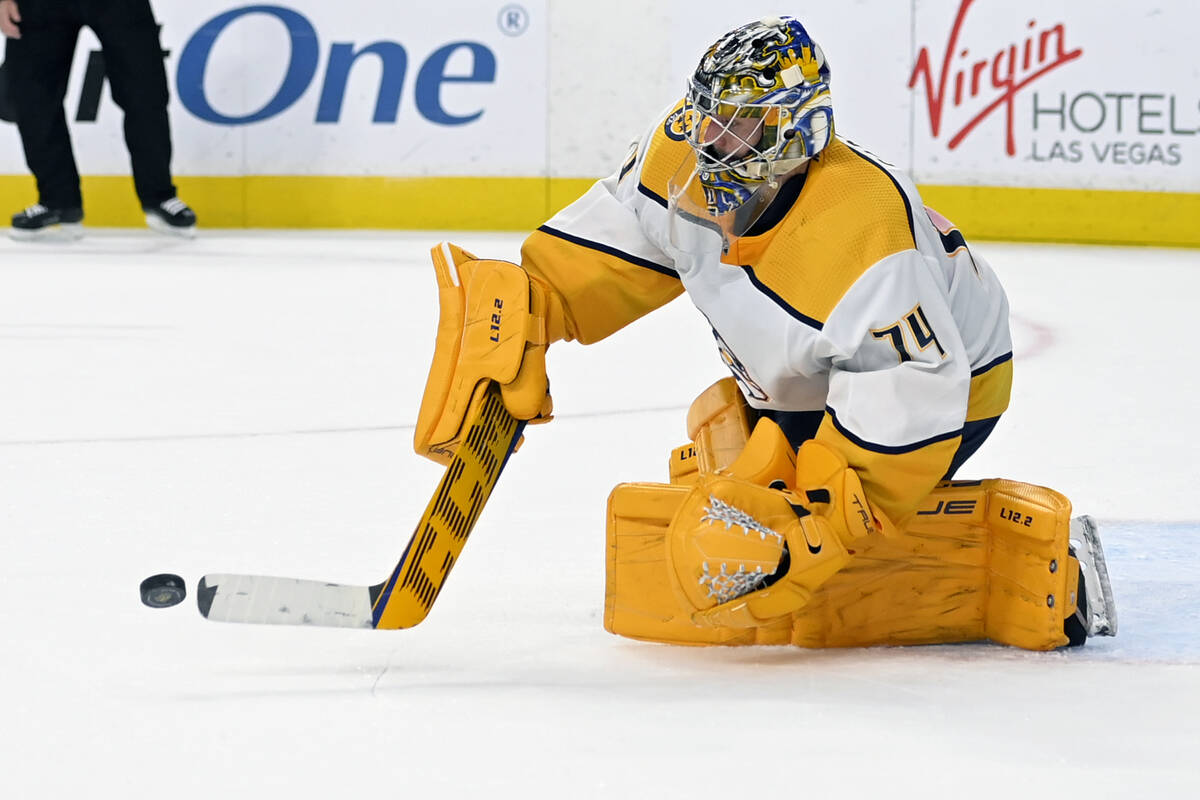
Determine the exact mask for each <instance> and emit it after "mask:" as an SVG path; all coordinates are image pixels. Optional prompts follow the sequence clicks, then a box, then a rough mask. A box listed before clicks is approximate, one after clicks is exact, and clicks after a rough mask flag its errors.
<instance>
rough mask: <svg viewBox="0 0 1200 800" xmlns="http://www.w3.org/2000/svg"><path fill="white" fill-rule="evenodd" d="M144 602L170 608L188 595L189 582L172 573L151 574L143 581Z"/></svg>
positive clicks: (152, 605)
mask: <svg viewBox="0 0 1200 800" xmlns="http://www.w3.org/2000/svg"><path fill="white" fill-rule="evenodd" d="M141 590H142V602H143V603H145V604H146V605H148V606H150V607H151V608H170V607H171V606H176V605H179V604H180V603H182V602H183V598H185V597H187V584H185V583H184V582H183V578H181V577H179V576H178V575H172V574H171V573H169V572H168V573H164V574H162V575H151V576H150V577H149V578H146V580H144V581H142V586H141Z"/></svg>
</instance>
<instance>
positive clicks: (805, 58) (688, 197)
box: [669, 17, 833, 246]
mask: <svg viewBox="0 0 1200 800" xmlns="http://www.w3.org/2000/svg"><path fill="white" fill-rule="evenodd" d="M829 74H830V73H829V65H828V63H827V62H826V61H825V56H824V54H823V53H822V52H821V48H820V47H818V46H817V44H816V43H815V42H813V41H812V39H811V38H809V36H808V33H807V31H805V30H804V28H803V26H801V25H800V23H799V22H798V21H796V20H795V19H793V18H791V17H771V18H767V19H763V20H760V21H758V22H752V23H750V24H748V25H743V26H742V27H740V28H737V29H736V30H733V31H730V32H729V33H727V34H725V35H724V36H723V37H721V39H719V40H718V41H717V42H716V43H715V44H714V45H713V46H712V47H710V48H709V49H708V51H707V52H706V53H705V54H704V57H703V58H701V59H700V64H699V66H698V67H697V68H696V71H695V72H694V73H693V75H692V77H691V80H690V82H689V84H688V91H687V97H686V100H685V102H684V106H683V109H682V110H681V119H682V120H683V121H684V122H686V123H687V124H685V125H684V126H683V128H684V131H685V135H686V137H687V140H688V142H689V144H691V146H692V149H693V150H694V151H695V154H696V159H695V162H694V163H693V162H691V161H687V162H685V163H684V165H683V166H682V167H681V168H680V169H679V171H678V172H677V173H676V175H675V176H674V177H673V178H672V179H671V183H670V187H669V202H670V206H671V209H672V215H673V219H672V229H673V233H672V238H673V239H675V238H676V237H675V233H676V228H679V232H680V233H685V234H686V231H685V230H684V228H685V227H686V225H688V224H690V225H693V226H694V225H700V226H702V227H704V228H706V229H708V230H710V231H713V232H717V231H719V232H720V233H721V235H722V236H723V237H724V239H725V241H726V242H728V241H729V239H730V238H731V237H736V236H741V235H742V234H744V233H745V232H746V231H747V230H748V229H749V228H750V226H751V225H753V224H754V222H755V221H756V220H757V219H758V217H759V216H760V215H761V214H762V212H763V211H764V210H765V209H766V208H767V206H769V205H770V203H771V200H773V199H774V197H775V195H776V193H777V191H778V189H779V185H780V183H782V181H783V180H785V179H786V178H788V177H789V176H790V175H792V174H794V173H795V172H797V171H798V170H799V169H800V168H801V167H802V166H803V165H804V164H805V163H806V162H807V161H808V160H809V159H810V158H812V157H813V156H815V155H816V154H817V153H819V152H820V151H821V150H822V149H824V148H825V146H826V145H828V144H829V141H830V139H831V138H832V136H833V107H832V102H831V99H830V94H829ZM679 223H683V225H680V224H679ZM677 246H679V243H678V242H677Z"/></svg>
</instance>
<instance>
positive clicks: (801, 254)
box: [415, 17, 1116, 650]
mask: <svg viewBox="0 0 1200 800" xmlns="http://www.w3.org/2000/svg"><path fill="white" fill-rule="evenodd" d="M829 80H830V70H829V64H828V63H827V61H826V60H825V56H824V54H823V53H822V51H821V49H820V48H819V47H818V46H817V45H816V43H815V42H813V41H812V40H811V38H810V37H809V35H808V33H807V32H806V31H805V29H804V28H803V27H802V26H801V24H800V23H799V22H797V21H796V20H795V19H792V18H789V17H773V18H767V19H763V20H760V21H757V22H753V23H750V24H748V25H744V26H742V27H740V28H737V29H736V30H733V31H731V32H729V33H727V34H726V35H724V36H723V37H721V39H719V40H718V41H717V42H716V43H715V44H714V45H713V46H712V47H710V48H709V49H708V51H707V52H706V53H705V54H704V56H703V58H702V59H701V60H700V64H699V66H698V67H697V69H696V71H695V73H694V74H693V75H692V76H691V80H690V82H689V84H688V89H687V92H686V95H685V97H683V98H682V99H681V100H680V101H679V102H678V103H677V104H676V105H674V106H673V107H672V108H670V109H669V110H667V111H666V112H665V113H664V114H663V115H662V116H661V117H660V118H659V119H658V120H657V121H655V122H654V124H653V125H652V126H651V127H650V128H649V130H647V131H646V132H645V134H644V135H643V136H642V137H641V138H640V139H639V140H638V141H637V142H635V143H634V145H633V146H632V147H631V148H630V151H629V153H628V155H627V157H626V158H625V160H624V163H623V164H622V165H621V166H620V168H619V169H618V170H617V171H616V173H615V174H613V175H612V176H611V177H609V178H607V179H605V180H602V181H599V182H598V183H596V184H595V185H594V186H593V187H592V188H591V189H590V190H589V191H588V192H587V193H585V194H584V195H583V196H582V197H581V198H580V199H579V200H577V201H576V202H574V203H573V204H571V205H570V206H568V207H567V208H566V209H564V210H563V211H562V212H560V213H559V214H557V215H555V216H554V217H553V218H552V219H550V220H549V221H548V222H547V223H546V224H544V225H542V226H541V227H540V228H538V230H537V231H535V232H533V233H532V234H531V235H530V236H529V237H528V239H527V240H526V241H525V243H524V245H523V247H522V250H521V264H520V265H519V266H518V265H516V264H511V263H508V262H502V261H493V260H486V259H477V258H476V257H474V256H473V255H471V254H469V253H467V252H465V251H463V250H462V249H460V248H457V247H454V246H452V245H442V246H440V247H438V248H435V249H434V261H435V266H436V267H437V272H438V282H439V287H440V293H439V297H440V308H441V322H440V324H439V330H438V340H437V347H436V352H435V356H434V363H433V366H432V369H431V371H430V377H429V381H428V384H427V386H426V389H425V395H424V397H423V400H422V404H421V410H420V415H419V419H418V422H417V430H416V436H415V446H416V450H417V452H418V453H420V454H422V455H425V456H428V457H430V458H433V459H434V460H437V461H440V462H442V463H446V461H447V460H448V459H447V456H448V454H450V453H452V452H454V450H455V448H456V447H457V445H458V444H459V442H460V440H461V439H462V438H463V435H464V434H463V431H464V429H465V427H464V424H463V423H464V420H467V419H471V418H472V417H473V415H474V412H475V409H476V408H477V406H478V404H479V403H480V402H481V401H482V398H483V396H484V391H483V388H482V387H484V386H485V385H486V384H488V383H489V382H492V381H494V382H495V383H497V384H499V385H500V389H501V392H502V396H503V401H504V404H505V406H506V407H507V408H508V410H509V411H510V412H511V414H512V415H513V416H514V417H516V418H518V419H522V420H529V421H530V422H539V421H545V420H548V419H549V417H550V412H551V401H550V395H549V391H548V382H547V377H546V369H545V363H546V362H545V352H546V347H547V346H548V345H549V344H550V343H552V342H555V341H558V340H568V341H569V340H577V341H579V342H582V343H584V344H588V343H591V342H595V341H597V340H599V339H603V338H604V337H605V336H608V335H609V334H611V333H613V332H614V331H616V330H618V329H619V328H621V327H623V326H624V325H627V324H628V323H630V322H632V321H634V320H635V319H637V318H639V317H641V316H642V315H644V314H646V313H648V312H650V311H652V310H654V309H655V308H658V307H659V306H662V305H663V304H665V303H667V302H668V301H670V300H671V299H673V298H675V297H677V296H678V295H680V294H681V293H683V292H685V291H686V292H687V294H688V296H689V298H690V299H691V301H692V302H693V303H694V304H695V306H696V307H697V308H698V309H699V310H700V312H701V313H703V314H704V316H705V318H706V319H707V321H708V322H709V323H710V324H711V326H712V329H713V333H714V336H715V338H716V341H717V344H718V347H719V349H720V353H721V356H722V358H723V359H724V361H725V362H726V364H728V366H729V369H730V371H731V372H732V373H733V376H732V378H726V379H724V380H722V381H719V382H718V383H716V384H715V385H713V386H712V387H710V388H709V389H708V390H706V391H705V392H704V393H703V394H701V396H700V397H699V398H697V399H696V401H695V402H694V403H693V404H692V407H691V409H690V411H689V412H688V417H687V430H688V435H689V437H690V438H691V442H690V443H688V444H686V445H684V446H682V447H680V448H678V449H676V450H675V452H674V453H672V455H671V461H670V482H669V483H667V484H658V483H629V484H622V485H620V486H618V487H617V488H616V489H615V490H614V491H613V493H612V495H611V497H610V498H609V505H608V534H607V535H608V548H607V553H608V564H607V592H606V604H605V626H606V627H607V628H608V630H610V631H612V632H613V633H617V634H620V635H622V636H629V637H633V638H636V639H646V640H652V641H660V642H671V643H677V644H723V645H742V644H760V645H762V644H780V645H783V644H792V645H798V646H801V647H844V646H864V645H878V644H889V645H897V644H923V643H937V642H961V641H972V640H983V639H990V640H992V641H995V642H1000V643H1003V644H1008V645H1015V646H1017V647H1023V648H1029V649H1034V650H1049V649H1053V648H1057V647H1062V646H1072V645H1075V646H1077V645H1081V644H1083V643H1084V642H1085V641H1086V639H1087V638H1088V637H1089V636H1095V635H1112V634H1115V632H1116V614H1115V607H1114V606H1113V602H1112V592H1111V590H1110V588H1109V583H1108V576H1107V571H1106V569H1105V566H1104V557H1103V553H1102V551H1101V549H1100V544H1099V539H1098V536H1097V533H1096V528H1095V525H1094V523H1093V522H1092V520H1091V519H1090V518H1088V517H1078V518H1075V519H1072V518H1071V504H1070V502H1069V501H1068V500H1067V498H1066V497H1064V496H1063V495H1061V494H1059V493H1058V492H1056V491H1053V490H1051V489H1046V488H1043V487H1040V486H1032V485H1029V484H1026V483H1020V482H1018V481H1012V480H1002V479H991V480H982V481H960V480H953V478H954V476H955V474H956V472H957V471H958V469H959V467H961V466H962V464H963V462H964V461H965V460H966V459H967V458H968V457H969V456H970V455H971V454H972V453H974V452H975V451H976V450H977V449H978V448H979V446H980V445H981V444H982V443H983V441H984V440H985V439H986V438H987V437H988V435H989V434H990V433H991V432H992V430H993V428H994V427H995V425H996V422H997V420H998V419H999V418H1000V415H1001V414H1002V413H1003V412H1004V411H1005V410H1006V408H1007V407H1008V401H1009V393H1010V387H1011V385H1012V369H1013V361H1012V341H1011V337H1010V333H1009V326H1008V301H1007V299H1006V297H1005V294H1004V290H1003V288H1002V287H1001V285H1000V283H999V281H998V279H997V277H996V274H995V272H993V270H992V268H991V267H990V266H989V265H988V264H987V263H986V261H985V260H984V259H983V258H981V257H980V256H979V254H978V253H976V252H974V251H972V250H971V249H970V248H969V247H968V245H967V243H966V241H965V240H964V238H963V236H962V234H961V233H960V232H959V231H958V230H957V229H956V228H955V227H954V226H953V225H952V224H950V223H949V222H948V221H947V220H946V219H945V218H944V217H942V216H941V215H939V214H938V213H937V212H935V211H933V210H931V209H927V208H926V207H925V206H924V205H923V203H922V202H921V198H920V195H919V194H918V193H917V190H916V188H915V186H914V185H913V183H912V181H911V180H910V179H909V178H908V177H907V176H906V175H904V174H902V173H900V172H899V171H897V170H896V169H895V168H894V167H892V166H891V165H889V164H887V163H886V162H883V161H881V160H879V159H878V158H876V157H875V156H873V155H872V154H871V153H869V152H867V151H866V150H863V149H862V148H860V147H858V146H857V145H855V144H853V143H852V142H850V141H847V140H845V139H843V138H841V137H840V136H838V135H836V134H835V125H834V117H833V108H832V102H831V98H830V90H829Z"/></svg>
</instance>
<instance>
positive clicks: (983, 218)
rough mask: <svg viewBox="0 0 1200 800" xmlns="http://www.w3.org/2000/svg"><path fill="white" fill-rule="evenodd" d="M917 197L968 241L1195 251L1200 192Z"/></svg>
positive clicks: (947, 191)
mask: <svg viewBox="0 0 1200 800" xmlns="http://www.w3.org/2000/svg"><path fill="white" fill-rule="evenodd" d="M920 190H921V198H922V199H923V200H924V201H925V204H926V205H928V206H930V207H931V208H936V209H937V210H938V211H940V212H941V213H942V214H943V215H944V216H946V217H947V218H948V219H951V220H953V222H954V224H955V226H956V227H957V228H958V229H959V230H960V231H962V233H963V236H965V237H966V239H967V241H968V242H970V241H972V240H975V239H1001V240H1005V241H1024V242H1081V243H1087V244H1136V245H1153V246H1158V247H1200V223H1197V220H1200V193H1191V194H1189V193H1182V192H1117V191H1101V190H1098V189H1025V188H1016V187H1004V186H930V185H922V186H921V187H920Z"/></svg>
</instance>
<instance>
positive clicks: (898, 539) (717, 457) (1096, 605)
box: [604, 379, 1116, 650]
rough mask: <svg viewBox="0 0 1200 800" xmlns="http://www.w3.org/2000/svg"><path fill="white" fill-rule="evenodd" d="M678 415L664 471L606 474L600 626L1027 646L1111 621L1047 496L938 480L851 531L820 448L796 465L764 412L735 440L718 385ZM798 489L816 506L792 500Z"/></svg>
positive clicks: (1094, 558)
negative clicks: (915, 501) (915, 502)
mask: <svg viewBox="0 0 1200 800" xmlns="http://www.w3.org/2000/svg"><path fill="white" fill-rule="evenodd" d="M688 423H689V431H688V433H689V436H690V437H691V439H692V440H693V441H692V443H691V444H688V445H684V446H683V447H681V448H677V449H676V450H675V451H674V452H673V453H672V458H671V468H670V475H671V478H670V480H671V483H669V484H654V483H628V484H621V485H619V486H617V487H616V489H614V490H613V492H612V494H611V495H610V497H609V503H608V525H607V528H608V532H607V570H606V573H607V574H606V592H605V594H606V599H605V615H604V624H605V627H606V628H607V629H608V630H609V631H610V632H612V633H616V634H619V635H622V636H627V637H630V638H634V639H643V640H650V641H658V642H668V643H672V644H692V645H716V644H720V645H750V644H758V645H764V644H775V645H780V644H792V645H797V646H801V647H857V646H867V645H911V644H936V643H948V642H966V641H978V640H983V639H990V640H992V641H995V642H998V643H1001V644H1007V645H1014V646H1017V647H1022V648H1026V649H1031V650H1050V649H1053V648H1057V647H1061V646H1064V645H1068V644H1072V645H1078V644H1082V643H1083V641H1084V640H1085V639H1086V638H1087V637H1088V636H1089V635H1091V636H1097V635H1109V636H1111V635H1115V633H1116V609H1115V606H1114V605H1113V599H1112V592H1111V588H1110V586H1109V582H1108V574H1107V570H1106V567H1105V563H1104V556H1103V551H1102V550H1101V548H1100V541H1099V537H1098V535H1097V534H1096V529H1095V523H1094V522H1093V521H1092V520H1091V518H1089V517H1079V518H1076V519H1074V520H1072V519H1071V504H1070V501H1068V500H1067V498H1066V497H1064V496H1063V495H1062V494H1060V493H1058V492H1055V491H1053V490H1051V489H1046V488H1043V487H1039V486H1033V485H1030V484H1026V483H1021V482H1018V481H1011V480H1002V479H991V480H984V481H952V482H946V483H943V484H941V485H940V486H938V487H937V489H935V491H934V492H933V493H931V494H930V496H929V497H928V498H927V499H926V501H925V502H924V504H922V505H921V507H920V508H919V509H918V510H917V512H916V513H915V514H914V515H913V516H912V518H911V519H909V520H904V521H903V524H901V525H899V526H892V525H890V523H889V522H888V521H887V520H883V519H880V518H879V516H878V515H873V516H874V517H875V519H874V522H875V524H874V526H873V530H872V529H868V528H866V527H858V528H856V527H855V522H854V519H855V515H854V514H852V513H842V512H843V510H845V509H848V508H849V509H854V508H857V507H858V506H857V503H858V502H860V501H861V502H863V504H864V505H865V498H863V497H856V496H855V489H854V486H853V485H852V484H851V483H849V482H846V481H847V480H848V478H847V475H846V474H845V473H848V475H849V476H853V471H852V470H846V471H845V472H844V473H839V472H838V470H837V469H836V465H833V469H832V471H830V462H829V460H828V458H829V455H828V453H818V454H817V455H816V458H815V459H814V458H813V456H812V454H808V453H806V452H805V451H806V449H808V448H809V445H811V444H813V443H811V442H810V443H806V444H805V445H804V446H803V447H801V449H800V453H799V461H800V463H799V465H796V464H794V461H793V457H792V455H791V448H790V446H788V445H787V443H786V438H785V437H784V436H783V435H782V433H781V432H780V431H779V429H778V427H777V426H776V425H775V424H774V423H773V422H771V421H770V420H767V419H763V420H759V421H758V423H757V425H755V426H754V428H753V434H752V435H751V434H750V430H751V423H750V420H749V415H748V414H747V412H746V409H745V407H744V404H743V403H742V401H741V398H740V395H739V394H738V392H737V389H736V387H735V386H733V384H732V381H730V379H725V380H724V381H721V382H718V383H717V384H716V385H714V386H713V387H712V388H710V389H709V390H708V391H706V392H705V393H704V394H703V395H701V396H700V398H698V399H697V401H696V402H695V403H694V404H693V406H692V409H691V411H690V412H689V415H688ZM806 462H807V463H806ZM814 463H816V464H818V465H819V466H818V467H817V469H816V471H815V473H814V471H813V468H812V465H813V464H814ZM820 473H828V474H829V475H830V476H831V477H830V479H828V480H826V482H825V485H823V486H821V487H820V488H818V489H817V490H816V492H815V493H814V492H813V491H811V484H810V483H808V481H809V480H810V479H811V476H812V475H813V474H820ZM798 483H799V484H800V488H797V484H798ZM839 494H840V495H841V497H839V496H838V495H839ZM814 497H816V498H817V499H819V500H821V501H822V502H820V503H816V504H813V503H811V502H807V503H806V501H811V499H812V498H814ZM825 501H828V502H825ZM806 505H807V507H806ZM809 508H811V509H812V511H810V510H809ZM813 512H815V513H813ZM860 518H861V516H860ZM885 534H886V535H885Z"/></svg>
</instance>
